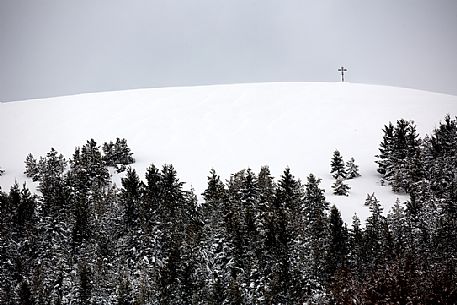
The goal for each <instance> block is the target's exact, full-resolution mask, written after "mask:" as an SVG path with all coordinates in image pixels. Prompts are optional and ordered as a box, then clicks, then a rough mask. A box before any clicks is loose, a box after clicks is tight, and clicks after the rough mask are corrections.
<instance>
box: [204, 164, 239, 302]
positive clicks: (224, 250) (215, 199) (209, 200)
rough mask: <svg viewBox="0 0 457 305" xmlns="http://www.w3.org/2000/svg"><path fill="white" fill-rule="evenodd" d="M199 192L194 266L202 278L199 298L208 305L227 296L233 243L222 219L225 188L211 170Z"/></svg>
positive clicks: (225, 198)
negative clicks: (198, 235) (199, 230)
mask: <svg viewBox="0 0 457 305" xmlns="http://www.w3.org/2000/svg"><path fill="white" fill-rule="evenodd" d="M202 195H203V198H204V200H205V202H204V203H203V205H202V208H201V214H202V220H203V228H202V235H201V240H200V247H199V249H200V253H201V254H200V255H199V257H200V260H199V264H198V268H197V275H198V278H199V279H200V281H201V283H200V285H201V286H200V287H199V289H200V292H199V296H198V299H199V300H200V301H201V302H205V301H206V302H207V304H223V303H224V301H225V300H226V298H227V296H226V293H227V292H226V287H228V286H229V284H230V273H229V270H230V268H229V266H230V262H231V256H232V246H231V243H230V241H229V238H228V236H227V231H226V226H225V219H224V216H225V215H224V205H225V203H226V200H227V196H226V190H225V187H224V184H223V183H222V181H221V180H220V178H219V176H218V175H217V174H216V171H215V170H214V169H212V170H211V171H210V176H209V177H208V187H207V189H206V190H205V192H203V194H202Z"/></svg>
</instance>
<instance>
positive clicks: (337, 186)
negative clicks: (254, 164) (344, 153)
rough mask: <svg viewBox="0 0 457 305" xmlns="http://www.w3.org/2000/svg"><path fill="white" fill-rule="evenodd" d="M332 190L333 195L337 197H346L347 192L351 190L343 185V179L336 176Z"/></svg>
mask: <svg viewBox="0 0 457 305" xmlns="http://www.w3.org/2000/svg"><path fill="white" fill-rule="evenodd" d="M332 188H333V194H335V195H338V196H348V195H349V194H348V192H349V190H350V189H351V187H350V186H349V185H347V184H344V178H343V177H341V176H338V177H337V178H336V181H335V183H334V184H333V185H332Z"/></svg>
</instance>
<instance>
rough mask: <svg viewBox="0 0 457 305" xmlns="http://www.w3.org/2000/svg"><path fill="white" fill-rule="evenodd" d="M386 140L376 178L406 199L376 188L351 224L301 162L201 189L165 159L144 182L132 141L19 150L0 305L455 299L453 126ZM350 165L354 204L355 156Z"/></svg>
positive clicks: (5, 228)
mask: <svg viewBox="0 0 457 305" xmlns="http://www.w3.org/2000/svg"><path fill="white" fill-rule="evenodd" d="M382 132H383V139H382V142H381V143H379V154H378V155H377V156H373V162H376V163H377V166H378V172H379V179H380V181H382V183H383V184H385V187H389V188H391V189H392V191H393V192H403V193H407V194H408V195H409V197H408V198H409V200H407V201H406V202H400V200H398V201H397V202H396V204H395V205H394V207H393V208H392V209H391V210H390V211H385V212H384V211H383V208H382V202H380V201H379V200H378V199H377V197H376V194H375V193H371V194H367V196H366V201H365V203H364V204H365V205H366V206H367V208H368V209H369V211H370V216H369V217H368V218H367V219H359V218H358V217H357V216H356V215H354V217H353V221H352V223H348V224H345V223H344V222H343V220H342V218H341V215H340V211H339V210H338V209H337V208H336V207H335V206H334V205H332V203H331V202H328V201H327V200H326V198H325V196H324V191H323V189H322V188H321V186H320V179H319V177H316V176H315V175H313V174H309V175H308V176H307V178H306V179H305V181H301V180H300V179H297V178H295V175H297V173H294V172H293V169H291V168H286V169H284V171H283V173H282V175H280V176H279V177H273V176H272V174H271V173H270V170H269V168H268V166H264V167H262V168H261V169H260V171H259V172H256V171H254V170H252V169H249V168H248V169H242V170H240V171H239V172H236V173H233V174H232V175H231V176H230V177H220V176H219V175H218V173H217V169H212V170H210V171H209V174H208V184H207V188H206V190H205V191H204V192H203V194H195V192H194V191H189V190H185V189H184V187H183V185H184V182H183V181H180V179H179V177H178V173H177V172H176V170H175V169H174V167H173V166H172V165H169V164H167V165H163V166H156V165H154V164H151V165H150V166H149V168H147V170H146V174H145V176H144V177H140V176H139V175H138V174H137V173H136V171H135V169H133V168H132V167H131V164H133V163H134V162H135V160H134V158H133V157H134V154H133V152H131V151H130V149H129V147H128V145H127V140H126V139H119V138H118V139H117V140H116V141H115V142H110V143H103V144H102V145H99V144H97V143H96V142H95V140H93V139H91V140H89V141H87V142H86V143H85V144H84V145H82V146H80V147H77V148H76V149H75V151H74V154H73V155H72V156H63V155H62V154H60V153H59V152H58V151H56V150H55V149H50V151H49V152H48V153H47V154H46V155H45V156H36V157H35V156H33V154H32V153H31V154H29V155H28V156H24V160H25V163H24V171H25V175H26V176H27V177H29V178H30V179H31V180H33V181H35V183H36V184H37V192H35V191H31V190H29V188H28V186H27V185H26V184H24V185H18V184H16V185H14V186H13V187H12V188H11V189H9V190H1V192H0V222H1V223H0V304H5V305H13V304H18V305H19V304H21V305H29V304H30V305H31V304H35V305H41V304H43V305H47V304H49V305H58V304H81V305H86V304H87V305H89V304H107V305H108V304H109V305H111V304H113V305H115V304H116V305H134V304H135V305H143V304H144V305H146V304H151V305H152V304H196V305H197V304H198V305H200V304H208V305H212V304H221V305H222V304H224V305H235V304H265V305H267V304H276V305H279V304H282V305H286V304H287V305H295V304H354V305H358V304H401V305H407V304H457V119H455V118H452V117H450V116H446V117H445V118H444V119H443V121H441V122H437V125H436V129H435V130H434V131H433V132H432V133H431V134H430V135H425V136H424V137H421V136H420V135H419V134H418V133H417V132H416V128H415V125H414V122H413V121H407V120H404V119H400V120H398V121H397V122H394V123H387V124H386V125H385V126H384V129H383V131H382ZM75 144H76V145H78V143H75ZM80 144H81V143H80ZM279 157H280V156H279ZM340 157H341V156H340V155H339V152H338V153H337V152H335V155H334V158H333V159H332V160H329V164H330V163H331V166H332V172H331V174H332V175H333V176H334V178H335V179H336V181H335V185H334V191H335V194H339V195H345V196H347V195H348V187H347V186H346V185H345V184H344V181H345V180H346V179H357V176H358V175H359V174H358V172H357V165H356V162H357V161H356V160H354V159H351V160H350V161H349V162H348V163H347V164H345V163H344V162H343V161H342V160H341V158H340ZM113 168H114V169H115V170H117V172H119V173H121V172H122V173H123V174H122V177H123V178H122V181H121V185H118V186H116V185H115V184H114V183H113V182H112V180H111V177H110V169H113ZM197 195H198V199H197ZM349 198H350V195H349ZM360 204H363V203H360Z"/></svg>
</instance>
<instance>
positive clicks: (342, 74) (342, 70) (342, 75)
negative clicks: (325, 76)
mask: <svg viewBox="0 0 457 305" xmlns="http://www.w3.org/2000/svg"><path fill="white" fill-rule="evenodd" d="M338 71H339V72H341V81H342V82H344V72H346V71H347V69H346V68H345V67H343V66H341V68H339V69H338Z"/></svg>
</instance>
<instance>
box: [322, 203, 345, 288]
mask: <svg viewBox="0 0 457 305" xmlns="http://www.w3.org/2000/svg"><path fill="white" fill-rule="evenodd" d="M329 235H330V236H329V246H328V252H327V260H326V267H327V270H326V273H327V274H328V276H329V279H334V278H335V273H336V272H337V271H339V270H341V269H342V268H344V267H346V266H347V259H348V258H347V255H348V252H349V249H348V232H347V230H346V228H345V226H344V222H343V220H342V219H341V214H340V211H338V209H337V208H336V207H335V206H334V205H333V206H332V207H331V208H330V215H329Z"/></svg>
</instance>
